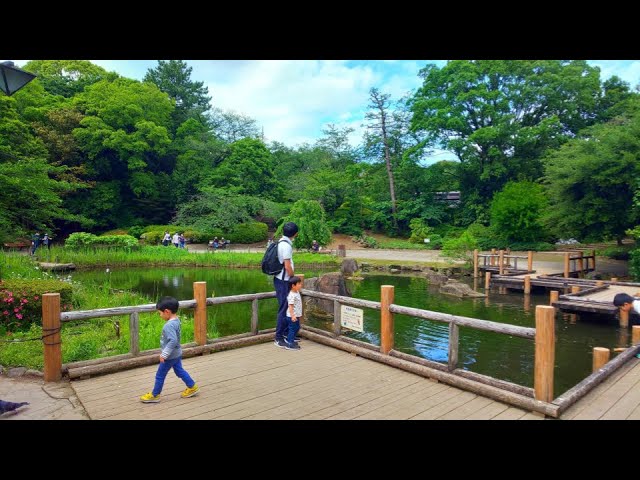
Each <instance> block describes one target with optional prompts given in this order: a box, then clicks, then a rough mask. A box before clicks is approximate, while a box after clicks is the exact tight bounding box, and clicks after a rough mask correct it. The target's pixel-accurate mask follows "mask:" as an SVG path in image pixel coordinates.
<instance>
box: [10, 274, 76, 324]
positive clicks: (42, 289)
mask: <svg viewBox="0 0 640 480" xmlns="http://www.w3.org/2000/svg"><path fill="white" fill-rule="evenodd" d="M43 293H59V294H60V304H61V307H62V310H63V311H66V310H71V308H72V303H71V302H72V293H73V289H72V287H71V285H70V284H68V283H65V282H61V281H59V280H40V279H32V280H22V279H14V280H4V281H2V282H0V324H2V326H3V327H4V328H5V329H6V330H7V331H13V330H23V329H26V328H29V326H30V325H31V324H34V323H35V324H38V325H42V294H43Z"/></svg>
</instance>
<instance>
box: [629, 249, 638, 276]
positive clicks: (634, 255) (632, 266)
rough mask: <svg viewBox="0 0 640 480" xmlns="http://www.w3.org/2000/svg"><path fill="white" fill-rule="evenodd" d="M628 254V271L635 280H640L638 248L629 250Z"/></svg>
mask: <svg viewBox="0 0 640 480" xmlns="http://www.w3.org/2000/svg"><path fill="white" fill-rule="evenodd" d="M629 255H630V261H629V271H630V272H631V274H632V275H633V279H634V280H635V281H640V248H636V249H635V250H631V252H629Z"/></svg>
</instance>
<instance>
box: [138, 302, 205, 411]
mask: <svg viewBox="0 0 640 480" xmlns="http://www.w3.org/2000/svg"><path fill="white" fill-rule="evenodd" d="M178 307H179V303H178V300H176V299H175V298H173V297H162V298H161V299H160V301H159V302H158V303H157V304H156V310H158V313H160V318H162V319H163V320H164V321H165V324H164V326H163V327H162V335H161V336H160V349H161V352H160V365H158V371H157V372H156V382H155V384H154V386H153V390H152V391H150V392H149V393H145V394H144V395H142V396H141V397H140V401H141V402H142V403H158V402H159V401H160V399H159V398H158V397H160V393H161V392H162V387H163V386H164V380H165V378H166V376H167V373H169V370H171V369H172V368H173V372H174V373H175V374H176V375H177V376H178V378H180V379H181V380H182V381H183V382H184V383H185V385H186V386H187V389H186V390H184V391H183V392H182V394H181V395H180V396H181V397H182V398H189V397H193V396H194V395H195V394H196V393H198V390H199V388H198V385H196V382H194V381H193V379H192V378H191V376H190V375H189V374H188V373H187V371H186V370H185V369H184V368H182V347H181V346H180V319H179V318H178V316H177V315H176V312H177V311H178Z"/></svg>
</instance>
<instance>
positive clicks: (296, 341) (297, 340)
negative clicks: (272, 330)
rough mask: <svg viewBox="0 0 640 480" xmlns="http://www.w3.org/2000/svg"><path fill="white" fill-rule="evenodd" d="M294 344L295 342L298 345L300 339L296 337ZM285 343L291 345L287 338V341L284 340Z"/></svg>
mask: <svg viewBox="0 0 640 480" xmlns="http://www.w3.org/2000/svg"><path fill="white" fill-rule="evenodd" d="M293 342H294V343H298V342H300V337H295V338H294V339H293ZM284 343H286V344H287V345H289V340H287V339H286V338H285V339H284Z"/></svg>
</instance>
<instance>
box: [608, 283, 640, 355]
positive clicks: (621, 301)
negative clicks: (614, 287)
mask: <svg viewBox="0 0 640 480" xmlns="http://www.w3.org/2000/svg"><path fill="white" fill-rule="evenodd" d="M613 304H614V305H615V306H616V307H618V308H619V309H620V311H621V312H629V311H631V310H632V309H633V311H634V312H635V313H637V314H639V315H640V299H638V298H634V297H632V296H631V295H629V294H628V293H617V294H616V296H615V297H613ZM636 358H640V353H639V354H637V355H636Z"/></svg>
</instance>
